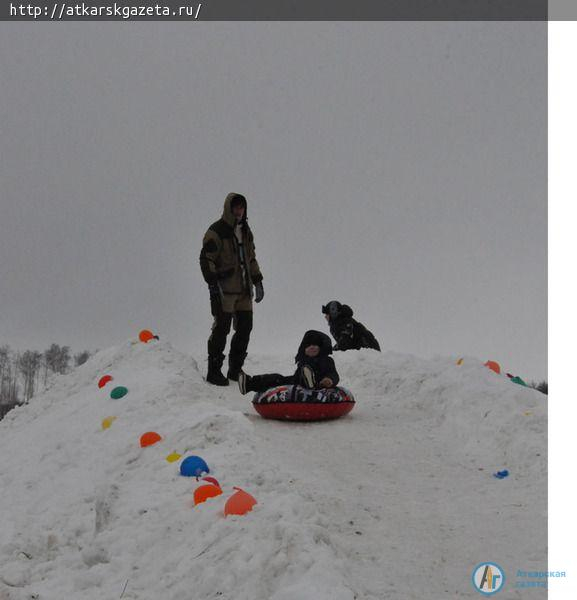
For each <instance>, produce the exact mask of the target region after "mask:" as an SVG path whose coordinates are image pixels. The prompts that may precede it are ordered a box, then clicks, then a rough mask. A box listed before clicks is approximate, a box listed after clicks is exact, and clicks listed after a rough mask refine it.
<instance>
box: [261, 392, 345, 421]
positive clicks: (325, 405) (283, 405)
mask: <svg viewBox="0 0 577 600" xmlns="http://www.w3.org/2000/svg"><path fill="white" fill-rule="evenodd" d="M253 406H254V408H255V410H256V411H257V412H258V414H259V415H261V417H264V418H265V419H277V420H281V421H328V420H330V419H338V418H339V417H342V416H344V415H346V414H348V413H350V412H351V410H353V407H354V406H355V400H354V398H353V395H352V394H351V393H350V392H349V391H348V390H345V389H344V388H331V389H328V390H325V389H323V390H307V389H304V388H302V387H301V386H293V385H288V386H280V387H277V388H271V389H269V390H266V391H265V392H262V393H260V394H256V395H255V397H254V400H253Z"/></svg>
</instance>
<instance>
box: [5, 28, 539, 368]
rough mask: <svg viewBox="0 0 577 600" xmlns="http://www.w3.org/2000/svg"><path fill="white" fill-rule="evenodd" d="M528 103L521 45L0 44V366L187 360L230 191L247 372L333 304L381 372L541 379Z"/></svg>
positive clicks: (169, 34) (267, 39) (374, 39)
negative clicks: (250, 361) (207, 245)
mask: <svg viewBox="0 0 577 600" xmlns="http://www.w3.org/2000/svg"><path fill="white" fill-rule="evenodd" d="M546 86H547V23H545V22H538V23H521V22H513V23H482V22H481V23H479V22H478V23H431V22H428V23H346V22H345V23H342V22H341V23H318V22H317V23H240V22H239V23H200V22H199V23H159V22H155V23H144V22H138V23H42V24H39V23H37V24H33V23H11V24H8V23H0V111H1V112H0V159H1V160H0V202H1V204H0V256H1V261H0V344H2V343H9V344H11V345H12V346H13V347H16V348H21V349H24V348H39V349H41V348H44V347H46V346H47V345H48V344H49V343H51V342H56V343H59V344H69V345H71V346H72V348H73V350H75V351H79V350H82V349H84V348H88V349H95V348H104V347H107V346H110V345H112V344H116V343H118V342H120V341H122V340H123V339H125V338H127V337H130V336H135V335H136V334H137V332H138V331H139V330H140V329H142V328H144V327H147V328H150V329H153V330H154V331H155V332H157V333H158V334H159V335H160V336H161V337H162V338H168V339H170V340H171V341H172V342H173V343H174V344H175V345H176V346H177V347H179V348H181V349H183V350H186V351H190V352H193V353H195V354H197V353H202V352H204V350H205V347H206V338H207V337H208V333H209V328H210V323H211V318H210V313H209V300H208V293H207V290H206V285H205V284H204V282H203V280H202V277H201V274H200V269H199V266H198V255H199V251H200V247H201V240H202V236H203V234H204V231H205V230H206V228H207V227H208V226H209V225H210V224H211V223H212V222H213V221H214V220H216V219H217V218H218V217H219V216H220V214H221V211H222V204H223V200H224V197H225V195H226V194H227V193H228V192H231V191H235V192H240V193H243V194H245V195H246V196H247V198H248V202H249V210H248V215H249V220H250V223H251V226H252V228H253V231H254V234H255V240H256V248H257V256H258V258H259V262H260V264H261V268H262V271H263V274H264V286H265V292H266V296H265V299H264V301H263V302H262V304H260V305H258V306H256V312H255V328H254V331H253V337H252V341H251V346H250V348H249V350H250V351H253V352H264V351H266V352H272V353H283V354H287V353H288V354H292V353H293V352H294V351H295V350H296V346H297V345H298V341H299V340H300V337H301V335H302V333H303V332H304V330H305V329H307V328H317V329H321V330H327V328H326V325H325V322H324V320H323V318H322V315H321V313H320V307H321V304H322V303H325V302H326V301H328V300H332V299H338V300H341V301H343V302H347V303H349V304H351V305H352V307H353V308H354V309H355V312H356V315H357V317H358V318H359V320H361V321H362V322H363V323H365V324H366V325H367V326H368V327H369V328H370V329H372V330H373V331H374V333H375V334H376V336H377V338H378V339H379V341H380V342H381V346H382V347H383V349H386V350H389V349H392V350H396V351H399V352H408V353H413V354H416V355H420V356H431V355H449V356H454V357H455V358H457V357H459V356H462V355H465V356H477V357H479V358H481V359H483V360H486V359H489V358H491V359H494V360H498V361H499V362H501V364H502V366H503V368H504V369H505V370H507V371H510V372H513V373H516V374H519V375H521V376H522V377H524V378H528V379H538V378H545V377H546V375H547V365H546V353H547V344H546V333H547V332H546V326H547V323H546V318H547V315H546V310H547V273H546V269H547V254H546V252H547V239H546V235H547V222H546V219H547V204H546V199H547V187H546V186H547V146H546V144H547V113H546V103H547V87H546ZM288 371H290V365H287V372H288Z"/></svg>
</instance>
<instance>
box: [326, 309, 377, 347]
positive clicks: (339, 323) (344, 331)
mask: <svg viewBox="0 0 577 600" xmlns="http://www.w3.org/2000/svg"><path fill="white" fill-rule="evenodd" d="M322 311H323V313H324V314H325V315H328V316H329V327H330V329H331V335H332V336H333V337H334V338H335V341H336V345H335V347H334V349H335V350H360V349H361V348H372V349H373V350H378V351H379V352H380V351H381V347H380V346H379V342H377V340H376V338H375V336H374V335H373V334H372V333H371V332H370V331H369V330H368V329H367V328H366V327H365V326H364V325H363V324H362V323H359V322H358V321H355V319H353V310H352V308H351V307H350V306H348V305H346V304H341V303H340V302H337V301H336V300H333V301H332V302H329V303H328V304H327V305H326V306H323V307H322Z"/></svg>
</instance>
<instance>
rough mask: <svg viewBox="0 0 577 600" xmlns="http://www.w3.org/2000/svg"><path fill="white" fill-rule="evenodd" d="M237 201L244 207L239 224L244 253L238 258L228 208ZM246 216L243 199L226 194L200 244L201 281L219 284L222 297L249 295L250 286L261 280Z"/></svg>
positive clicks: (240, 196) (233, 219) (232, 218)
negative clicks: (216, 218) (217, 213)
mask: <svg viewBox="0 0 577 600" xmlns="http://www.w3.org/2000/svg"><path fill="white" fill-rule="evenodd" d="M238 200H240V201H242V202H243V203H244V206H245V214H244V219H243V221H242V223H241V227H242V240H243V243H242V248H243V252H244V255H242V256H241V254H240V252H239V244H238V241H237V239H236V236H235V233H234V228H235V226H236V219H235V216H234V214H233V212H232V206H231V205H232V202H233V201H238ZM246 214H247V208H246V198H245V197H244V196H242V195H240V194H229V195H228V196H227V197H226V199H225V201H224V208H223V211H222V217H221V218H220V219H219V220H218V221H216V223H213V224H212V225H211V226H210V227H209V228H208V231H207V232H206V234H205V236H204V239H203V241H202V251H201V253H200V268H201V270H202V275H203V277H204V280H205V281H206V282H207V283H208V284H209V285H210V284H214V283H219V284H220V287H221V289H222V291H223V293H224V294H243V293H247V292H248V293H250V294H252V284H255V283H258V282H259V281H262V274H261V272H260V269H259V266H258V262H257V260H256V254H255V249H254V237H253V234H252V231H251V229H250V227H249V226H248V223H247V221H246ZM243 263H244V266H245V267H246V268H245V269H243ZM243 273H244V275H243Z"/></svg>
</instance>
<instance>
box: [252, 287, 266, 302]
mask: <svg viewBox="0 0 577 600" xmlns="http://www.w3.org/2000/svg"><path fill="white" fill-rule="evenodd" d="M263 298H264V288H263V287H262V281H259V282H258V283H255V284H254V301H255V302H256V303H257V304H258V303H259V302H260V301H261V300H262V299H263Z"/></svg>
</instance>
